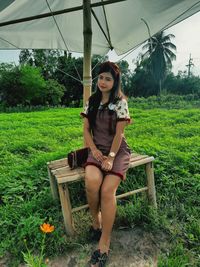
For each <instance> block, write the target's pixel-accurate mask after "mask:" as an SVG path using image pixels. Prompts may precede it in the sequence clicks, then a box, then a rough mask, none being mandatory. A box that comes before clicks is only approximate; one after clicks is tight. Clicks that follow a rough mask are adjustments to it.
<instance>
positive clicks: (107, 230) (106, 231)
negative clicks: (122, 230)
mask: <svg viewBox="0 0 200 267" xmlns="http://www.w3.org/2000/svg"><path fill="white" fill-rule="evenodd" d="M120 182H121V179H120V178H119V177H118V176H116V175H107V176H106V177H105V178H104V181H103V183H102V186H101V215H102V235H101V239H100V241H99V249H100V251H101V253H104V252H106V253H108V251H109V247H110V237H111V232H112V227H113V224H114V220H115V214H116V196H115V195H116V191H117V188H118V186H119V184H120Z"/></svg>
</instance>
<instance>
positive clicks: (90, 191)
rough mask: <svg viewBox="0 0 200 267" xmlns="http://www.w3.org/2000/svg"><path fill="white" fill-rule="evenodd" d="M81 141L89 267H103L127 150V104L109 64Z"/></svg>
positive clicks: (90, 106) (88, 112) (90, 103)
mask: <svg viewBox="0 0 200 267" xmlns="http://www.w3.org/2000/svg"><path fill="white" fill-rule="evenodd" d="M81 115H82V116H83V117H84V139H85V142H86V144H87V146H88V147H89V148H90V153H89V156H88V159H87V163H86V165H85V185H86V193H87V199H88V204H89V208H90V212H91V215H92V218H93V224H92V232H93V234H95V236H96V237H97V238H98V239H99V244H98V249H97V250H96V251H94V253H93V254H92V257H91V261H90V263H91V266H100V267H103V266H105V264H106V261H107V258H108V253H109V247H110V238H111V231H112V227H113V223H114V220H115V213H116V197H115V195H116V191H117V188H118V186H119V184H120V182H121V180H124V179H125V176H126V171H127V169H128V166H129V161H130V149H129V147H128V145H127V143H126V140H125V137H124V128H125V126H126V125H127V124H128V123H130V116H129V111H128V105H127V101H126V99H125V98H124V96H123V94H122V91H121V73H120V69H119V67H118V66H117V65H116V64H115V63H112V62H109V61H107V62H105V63H103V64H101V66H100V68H99V72H98V81H97V89H96V92H95V93H94V94H93V95H92V96H91V97H90V98H89V101H88V103H87V104H86V106H85V109H84V112H82V113H81Z"/></svg>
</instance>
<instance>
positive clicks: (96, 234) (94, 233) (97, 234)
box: [89, 227, 102, 242]
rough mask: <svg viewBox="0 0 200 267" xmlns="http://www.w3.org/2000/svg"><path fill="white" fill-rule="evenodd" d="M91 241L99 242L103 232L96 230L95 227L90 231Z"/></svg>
mask: <svg viewBox="0 0 200 267" xmlns="http://www.w3.org/2000/svg"><path fill="white" fill-rule="evenodd" d="M89 234H90V240H92V241H97V242H98V241H99V240H100V238H101V234H102V230H101V229H94V228H93V227H91V228H90V230H89Z"/></svg>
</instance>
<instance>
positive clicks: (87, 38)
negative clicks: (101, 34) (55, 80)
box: [83, 0, 92, 106]
mask: <svg viewBox="0 0 200 267" xmlns="http://www.w3.org/2000/svg"><path fill="white" fill-rule="evenodd" d="M90 5H91V0H83V39H84V46H83V47H84V58H83V105H84V106H85V103H86V101H87V100H88V98H89V97H90V95H91V87H92V73H91V50H92V23H91V7H90Z"/></svg>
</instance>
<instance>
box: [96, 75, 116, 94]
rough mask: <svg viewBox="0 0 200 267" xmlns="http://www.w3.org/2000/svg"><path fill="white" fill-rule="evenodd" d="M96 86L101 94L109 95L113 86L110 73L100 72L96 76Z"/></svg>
mask: <svg viewBox="0 0 200 267" xmlns="http://www.w3.org/2000/svg"><path fill="white" fill-rule="evenodd" d="M97 85H98V88H99V90H100V91H101V92H102V93H109V92H110V91H111V89H112V88H113V85H114V79H113V76H112V74H111V73H110V72H102V73H100V74H99V76H98V81H97Z"/></svg>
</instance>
